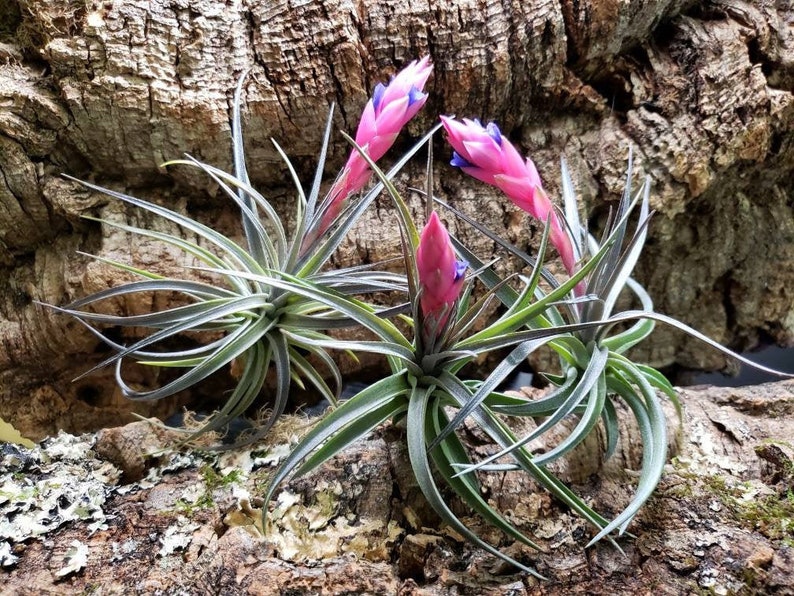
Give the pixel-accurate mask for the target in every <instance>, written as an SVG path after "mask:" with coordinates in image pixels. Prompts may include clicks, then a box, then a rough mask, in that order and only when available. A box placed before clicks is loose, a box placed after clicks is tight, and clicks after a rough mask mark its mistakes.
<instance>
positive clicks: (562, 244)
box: [441, 116, 576, 274]
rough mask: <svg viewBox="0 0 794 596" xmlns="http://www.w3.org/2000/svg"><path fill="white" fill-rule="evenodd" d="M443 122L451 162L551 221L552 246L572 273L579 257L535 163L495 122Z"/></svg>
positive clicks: (532, 212) (539, 217)
mask: <svg viewBox="0 0 794 596" xmlns="http://www.w3.org/2000/svg"><path fill="white" fill-rule="evenodd" d="M441 122H442V123H443V125H444V129H445V130H446V131H447V140H448V141H449V143H450V145H452V148H453V149H454V150H455V152H454V153H453V156H452V161H451V162H450V163H451V164H452V165H453V166H456V167H459V168H460V169H461V170H463V171H464V172H466V173H467V174H469V175H470V176H473V177H474V178H477V179H478V180H482V181H483V182H486V183H487V184H491V185H493V186H496V187H497V188H499V189H500V190H501V191H502V192H504V193H505V194H506V195H507V196H508V197H509V198H510V200H511V201H513V203H515V204H516V205H517V206H518V207H520V208H521V209H523V210H524V211H526V212H527V213H529V214H530V215H532V216H533V217H535V218H537V219H539V220H541V221H543V222H546V221H547V220H549V217H550V218H551V219H550V220H549V224H550V226H551V230H550V232H549V237H550V239H551V243H552V244H553V245H554V246H555V247H556V248H557V251H558V252H559V253H560V257H561V258H562V262H563V265H564V266H565V269H566V270H567V271H568V273H569V274H572V273H573V272H574V270H575V268H576V258H575V256H574V250H573V245H572V243H571V238H570V236H569V235H568V232H567V231H566V229H565V228H564V226H563V225H562V223H561V222H560V218H559V217H558V216H557V214H556V213H555V211H554V206H553V205H552V203H551V200H549V197H548V195H547V194H546V192H545V191H544V190H543V186H542V184H541V181H540V175H539V174H538V170H537V168H535V164H534V163H533V162H532V160H531V159H529V158H526V160H525V159H524V158H522V157H521V155H520V154H519V153H518V151H517V150H516V148H515V147H513V145H512V144H511V143H510V141H508V140H507V139H505V138H503V137H502V133H501V132H500V130H499V127H498V126H497V125H496V124H494V123H493V122H489V123H488V125H487V126H483V125H482V124H481V123H480V122H479V121H478V120H469V119H467V118H464V119H463V122H458V121H457V120H454V119H453V118H450V117H448V116H441Z"/></svg>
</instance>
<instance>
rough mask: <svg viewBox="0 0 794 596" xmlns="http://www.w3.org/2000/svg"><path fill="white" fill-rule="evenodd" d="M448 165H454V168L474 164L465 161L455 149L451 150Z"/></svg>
mask: <svg viewBox="0 0 794 596" xmlns="http://www.w3.org/2000/svg"><path fill="white" fill-rule="evenodd" d="M449 163H450V165H452V166H455V167H456V168H473V167H474V164H472V163H469V162H468V161H466V159H465V158H463V157H461V156H460V154H459V153H458V152H457V151H453V152H452V160H451V161H450V162H449Z"/></svg>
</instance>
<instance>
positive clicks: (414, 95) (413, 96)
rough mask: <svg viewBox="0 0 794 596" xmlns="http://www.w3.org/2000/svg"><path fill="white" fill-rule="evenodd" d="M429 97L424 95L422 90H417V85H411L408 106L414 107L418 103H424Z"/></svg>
mask: <svg viewBox="0 0 794 596" xmlns="http://www.w3.org/2000/svg"><path fill="white" fill-rule="evenodd" d="M425 97H427V95H425V94H424V93H422V91H421V90H420V89H417V88H416V86H415V85H411V88H410V89H409V90H408V105H409V106H412V105H413V104H415V103H416V102H417V101H422V100H423V99H424V98H425Z"/></svg>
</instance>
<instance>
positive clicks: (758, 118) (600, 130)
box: [0, 0, 794, 437]
mask: <svg viewBox="0 0 794 596" xmlns="http://www.w3.org/2000/svg"><path fill="white" fill-rule="evenodd" d="M0 15H2V16H0V173H2V175H3V178H2V184H0V269H2V273H1V274H0V417H2V418H4V419H9V420H12V421H13V422H15V423H16V425H17V426H18V427H19V428H20V430H22V431H23V432H26V433H28V434H29V435H32V436H37V437H40V436H43V435H45V434H48V433H52V432H54V431H56V430H57V429H58V428H67V429H69V430H72V431H83V430H86V429H90V428H97V427H101V426H105V425H107V424H108V423H110V422H111V421H118V420H119V417H124V416H128V415H129V414H128V412H129V410H131V409H132V408H133V406H131V405H130V404H128V403H126V402H125V400H124V399H123V398H122V397H121V396H120V395H119V394H118V392H117V391H115V390H114V388H113V387H114V383H113V379H112V375H110V374H109V373H99V374H93V375H91V376H90V377H88V378H86V379H83V380H81V381H80V382H79V383H74V384H73V383H70V379H72V378H73V377H75V376H76V375H77V374H79V373H81V372H84V371H85V370H86V369H87V368H90V366H91V365H92V364H94V363H96V362H98V361H99V360H100V359H101V358H102V356H103V354H102V353H101V350H100V349H99V347H98V345H97V342H96V340H95V338H93V337H92V336H91V335H90V334H88V332H87V331H86V330H84V329H82V328H81V327H80V326H79V325H77V324H76V323H75V322H74V321H71V320H69V319H68V318H66V317H63V316H58V315H56V314H54V313H53V312H51V311H49V310H47V309H46V308H42V307H41V306H40V305H39V304H38V302H37V301H42V302H46V303H53V304H63V303H66V302H68V301H69V300H71V299H74V298H77V297H81V296H84V295H86V294H87V293H90V292H93V291H96V290H99V289H102V288H106V287H108V286H110V285H113V284H116V283H118V282H119V279H120V278H119V274H118V273H117V272H115V271H112V270H110V269H109V268H108V267H107V266H105V265H102V264H100V263H97V262H94V261H91V260H90V259H87V258H84V257H81V256H79V255H77V254H76V251H85V252H89V253H93V254H98V255H100V256H103V257H108V258H118V259H120V260H125V261H129V260H131V261H132V262H134V263H137V264H143V265H151V264H157V263H159V264H161V266H162V267H163V270H164V271H168V270H169V268H172V267H175V266H181V265H183V264H185V263H186V261H185V257H184V256H183V255H179V254H175V253H173V251H168V250H166V249H164V248H163V247H162V246H160V245H155V244H152V243H147V242H138V241H136V242H135V243H134V244H131V242H130V240H129V238H127V237H126V236H125V235H124V234H121V233H119V232H118V231H115V230H113V229H109V228H107V227H106V226H101V225H99V224H96V223H93V222H90V221H86V220H81V219H80V216H82V215H93V216H100V217H103V218H111V219H113V218H116V219H121V220H129V221H134V222H144V223H146V224H147V225H152V226H163V225H165V224H163V222H158V221H149V219H148V218H147V217H148V216H147V215H146V214H141V213H139V212H135V211H134V210H131V209H128V208H126V207H124V206H122V205H119V204H118V203H115V202H113V201H112V200H109V199H108V198H107V197H104V196H99V195H95V194H91V193H86V192H85V191H84V190H81V189H80V188H78V187H77V186H76V185H74V184H72V183H70V182H68V181H66V180H64V179H62V178H61V177H60V174H61V173H68V174H71V175H74V176H78V177H82V178H89V179H92V180H95V181H96V182H98V183H101V184H103V185H106V186H111V187H113V188H116V189H120V190H125V191H129V192H132V193H133V194H137V195H138V196H141V197H143V198H148V199H152V200H156V201H162V202H163V203H165V204H167V205H169V206H176V207H177V208H179V209H182V210H185V211H187V212H189V213H191V214H192V215H195V216H196V217H199V218H203V219H204V220H205V221H208V222H212V223H213V224H214V225H216V226H217V227H218V228H219V229H221V230H225V231H227V232H228V233H230V234H236V235H239V233H240V231H239V228H238V223H237V220H236V215H235V213H233V210H231V209H229V206H228V204H227V203H224V202H223V200H222V197H220V196H217V194H216V189H214V188H213V187H212V185H211V184H210V183H208V181H207V180H205V179H202V178H200V177H197V176H195V173H194V172H191V171H187V170H179V169H173V171H172V170H169V171H168V172H166V171H165V170H164V169H162V168H160V167H159V165H160V164H161V163H162V162H163V161H165V160H168V159H172V158H177V157H179V156H180V155H181V154H182V153H185V152H187V153H190V154H192V155H194V156H196V157H198V158H200V159H202V160H203V161H205V162H208V163H212V164H214V165H217V166H219V167H222V168H227V169H228V168H229V167H230V157H231V156H230V149H229V124H228V122H229V109H230V102H231V95H232V92H233V88H234V85H235V82H236V80H237V78H238V76H239V75H240V73H241V72H243V71H245V70H249V71H250V74H249V76H248V78H247V81H246V84H245V93H244V99H245V111H244V127H245V135H246V150H247V152H248V163H249V169H250V174H251V177H252V179H253V182H254V183H255V185H256V186H258V187H259V188H260V189H262V190H263V192H264V194H265V195H267V196H269V197H271V198H272V199H273V201H274V202H275V203H276V204H277V205H278V206H279V207H280V208H283V209H288V208H289V205H290V204H291V202H292V200H293V191H292V190H291V188H290V182H289V178H288V176H287V172H286V168H285V166H284V164H283V163H281V161H280V160H279V158H278V155H277V153H276V151H275V149H274V148H273V146H272V145H271V144H270V143H269V141H268V139H270V138H271V137H272V138H275V139H276V140H277V141H278V142H279V143H280V144H281V145H282V146H283V147H284V149H285V151H286V152H287V154H288V155H290V156H291V157H292V158H293V159H294V160H295V163H296V165H297V167H298V170H299V172H300V174H301V175H302V176H303V179H304V180H309V177H310V175H311V171H312V167H313V164H314V160H315V156H316V154H317V151H318V147H319V142H320V131H321V128H322V126H321V122H323V120H324V118H325V117H326V113H327V110H328V106H329V104H330V103H331V102H336V104H337V106H338V108H339V109H338V110H337V112H336V124H337V125H338V128H340V129H343V130H347V131H352V130H354V129H355V126H356V122H357V118H358V115H359V113H360V110H361V108H362V106H363V105H364V103H365V101H366V98H367V95H368V93H369V92H371V90H372V88H373V87H374V85H375V83H376V82H377V81H382V80H385V79H386V78H387V77H388V76H389V75H390V74H391V73H393V72H394V71H395V69H396V68H399V67H400V66H401V65H403V64H405V63H406V62H408V61H409V60H411V59H414V58H416V57H418V56H420V55H423V54H430V55H431V56H432V59H433V61H434V63H435V74H434V76H433V78H432V79H431V81H430V85H429V90H430V94H431V98H430V101H429V102H428V104H427V105H426V107H425V108H424V110H423V113H422V115H421V116H420V117H419V118H418V119H417V120H416V121H415V122H414V123H412V124H411V126H410V127H409V131H408V133H409V134H408V137H411V136H413V137H414V138H415V137H417V136H419V135H420V134H421V133H423V132H424V131H425V130H427V129H428V128H429V127H430V126H431V125H432V124H433V122H434V120H435V118H436V116H437V114H439V113H454V114H458V115H460V116H472V117H480V118H483V119H489V120H490V119H494V120H497V121H498V122H499V123H500V125H501V126H502V129H503V130H504V131H505V133H506V134H509V136H510V138H511V139H513V140H514V141H516V142H517V143H518V144H519V146H520V147H521V148H522V149H523V150H524V151H526V152H527V153H528V154H530V155H531V156H532V157H533V159H535V161H536V163H537V164H538V167H539V169H540V171H541V172H542V173H543V176H544V180H545V183H546V186H547V187H548V189H549V191H550V194H551V195H552V196H555V195H557V194H558V193H557V192H556V191H557V190H558V188H559V178H558V173H557V172H558V165H557V164H558V160H559V156H560V154H561V153H564V154H565V155H566V157H567V159H568V161H569V163H570V165H571V168H572V172H573V177H574V180H575V183H576V185H577V188H578V191H579V193H580V194H581V196H582V197H583V200H584V203H585V205H586V206H587V209H588V214H589V215H590V219H591V220H592V221H594V222H598V221H599V220H600V219H601V218H602V216H603V215H604V214H605V212H606V210H607V208H608V206H609V204H610V202H612V201H614V200H615V199H616V198H617V197H618V196H619V194H620V192H621V190H622V186H623V173H624V170H625V167H626V157H627V153H628V150H629V147H632V148H633V151H634V155H635V164H636V166H637V170H638V171H640V172H644V173H646V174H648V175H649V176H650V177H651V179H652V182H653V199H652V205H653V207H654V208H655V209H656V210H657V211H658V213H659V214H658V216H657V217H656V218H655V220H654V222H653V225H652V228H651V235H650V239H649V246H648V249H647V251H646V253H645V256H644V258H643V261H642V262H641V263H640V266H639V270H638V277H639V279H640V281H642V282H644V283H645V284H646V286H647V287H648V289H649V291H650V293H651V295H652V296H653V297H654V299H655V301H656V304H657V307H658V310H660V311H661V312H665V313H667V314H670V315H673V316H676V317H679V318H680V319H682V320H684V321H685V322H689V323H692V324H693V325H695V326H696V327H697V328H699V329H700V330H702V331H704V332H705V333H707V334H708V335H710V336H711V337H713V338H715V339H717V340H719V341H722V342H724V343H727V344H730V345H732V346H734V347H739V348H742V347H747V346H750V345H753V344H754V343H756V342H757V341H758V340H759V338H765V339H769V338H771V339H774V340H775V341H777V342H781V343H785V342H791V341H792V339H794V319H792V303H794V283H792V282H793V281H794V280H792V273H793V272H794V218H792V200H793V199H792V192H793V191H792V188H791V180H792V171H793V170H794V143H792V138H794V136H792V128H794V102H792V89H794V31H793V30H792V28H791V26H790V23H791V22H792V19H794V11H793V10H792V8H791V6H790V5H789V4H788V3H774V2H771V1H769V2H766V1H765V2H755V3H749V2H742V1H740V0H719V1H714V2H705V3H695V2H687V1H683V0H664V1H660V2H645V1H642V0H632V1H630V2H625V1H622V2H618V1H617V0H614V1H613V0H610V1H603V0H600V1H598V2H596V1H594V0H593V1H584V2H571V1H568V0H566V1H564V2H560V3H557V2H547V1H544V0H531V1H526V2H507V3H494V2H485V1H483V0H479V1H476V2H464V1H463V0H454V1H453V2H447V3H438V2H431V3H430V4H427V3H424V4H422V3H419V4H417V3H415V2H405V1H401V2H386V3H384V2H374V1H371V0H359V1H356V2H350V1H347V0H317V1H312V2H291V1H287V2H273V1H271V0H267V1H264V0H246V1H242V0H232V1H229V2H220V1H219V0H198V1H195V2H181V1H169V2H166V1H163V2H148V1H145V0H118V1H115V2H104V3H100V2H93V3H86V2H78V1H77V0H48V1H46V2H45V1H43V0H0ZM335 138H336V141H335V142H334V145H333V148H332V151H331V156H330V160H329V166H328V174H329V177H333V175H334V174H335V172H336V171H337V168H339V167H340V166H341V164H342V163H343V161H344V158H345V154H346V152H347V147H346V146H345V144H344V143H342V142H341V140H339V138H338V137H335ZM436 140H437V148H436V155H437V156H439V159H438V162H439V164H438V167H437V171H438V178H439V180H438V191H439V195H440V196H441V197H442V198H444V199H446V200H448V201H449V202H451V203H453V204H454V205H455V206H457V207H458V208H460V209H462V210H464V211H466V212H467V213H469V214H471V215H472V216H474V217H476V218H478V219H480V220H481V221H483V222H484V223H485V224H487V225H489V226H490V227H492V228H493V229H495V230H497V231H499V232H501V233H504V234H505V235H506V237H507V238H508V239H510V240H512V241H514V242H516V243H517V244H519V245H522V246H524V245H527V244H529V243H532V242H534V241H536V240H537V237H538V235H539V227H538V225H537V223H536V222H530V221H528V219H527V218H526V217H525V216H523V215H521V214H520V213H518V212H517V211H516V209H514V208H513V207H512V206H511V205H509V204H508V202H507V201H505V200H504V198H503V197H500V196H498V193H496V192H495V191H494V190H492V189H490V188H486V187H484V186H483V185H481V184H478V183H475V182H473V181H472V180H468V179H464V178H463V177H462V176H461V175H460V174H459V173H458V172H456V171H452V170H451V169H450V168H447V167H445V166H444V162H445V161H446V160H447V156H448V155H449V149H448V148H446V147H444V145H443V143H442V141H441V138H440V136H439V138H438V139H436ZM401 142H402V143H403V145H402V147H403V148H404V147H406V146H407V145H408V143H409V142H410V139H409V138H405V139H404V140H403V141H401ZM394 154H395V155H396V154H397V153H396V152H395V153H394ZM422 172H423V166H422V164H419V163H417V164H414V165H411V166H409V167H408V168H407V169H406V171H405V173H404V175H402V176H401V177H400V180H399V182H400V185H401V186H402V187H403V188H407V187H408V186H421V185H422V182H421V178H422ZM409 194H410V193H409ZM411 200H412V201H414V202H416V201H418V199H417V198H416V197H413V196H412V197H411ZM417 206H418V204H417ZM392 218H393V215H392V214H391V209H390V206H389V203H388V201H386V200H384V201H382V202H380V203H378V204H377V205H376V207H375V208H373V209H372V210H371V211H370V212H369V213H368V214H367V215H366V216H365V218H364V221H362V222H361V225H360V226H359V227H358V228H357V229H356V231H355V233H354V234H353V235H352V236H351V237H350V238H349V240H348V241H347V242H346V243H345V245H344V246H343V248H342V249H341V250H340V253H339V255H338V258H337V261H336V262H338V263H339V264H350V263H358V262H361V261H362V260H363V261H375V260H378V259H381V258H385V257H389V256H393V255H394V254H395V252H396V248H397V236H396V227H395V226H394V225H392V222H393V219H392ZM446 219H447V220H448V223H449V224H450V226H451V227H452V228H453V229H455V230H456V232H457V233H458V234H459V236H460V237H461V238H462V239H463V240H465V241H466V242H468V243H469V245H470V246H471V247H472V248H473V249H474V250H475V251H477V252H479V253H480V254H482V255H484V256H485V255H490V254H491V251H492V248H493V247H492V245H491V243H490V242H488V241H485V240H484V239H483V238H478V237H477V236H476V234H474V233H473V232H472V231H471V230H470V229H468V228H466V227H465V226H462V225H458V224H456V222H455V221H454V220H453V218H451V217H448V218H446ZM384 224H385V225H384ZM384 235H385V236H384ZM188 264H189V263H188ZM151 306H152V305H148V304H130V303H124V304H118V305H114V306H113V308H116V309H117V310H118V311H119V312H121V311H127V312H129V311H137V310H139V309H146V308H150V307H151ZM644 355H645V356H646V357H647V358H648V359H649V360H650V361H651V362H652V363H654V364H656V365H671V364H676V363H677V364H680V365H684V366H688V367H696V368H715V367H716V368H718V367H721V366H723V365H724V361H723V359H722V358H721V357H720V356H717V355H715V354H713V353H711V352H708V351H702V350H701V349H700V348H699V347H696V346H694V345H693V344H692V342H688V341H684V340H683V339H682V338H681V337H679V336H678V335H676V334H675V333H673V332H672V331H670V330H665V329H659V330H658V331H657V333H656V334H655V336H654V338H653V340H652V342H651V343H649V344H648V346H647V347H646V348H645V352H644ZM153 374H154V373H153ZM227 380H228V379H227ZM139 381H140V382H141V383H143V384H147V383H155V382H157V379H156V378H142V379H139ZM219 387H221V389H222V388H223V380H221V381H220V382H219ZM194 397H195V396H191V395H181V396H178V397H177V398H175V399H173V400H170V401H169V402H168V403H159V404H155V405H148V406H141V405H136V406H135V408H137V411H138V412H139V413H141V414H144V415H159V416H163V415H166V414H167V413H168V412H170V411H173V409H174V408H175V407H176V406H177V405H179V404H181V403H185V402H186V401H188V400H190V399H192V398H194Z"/></svg>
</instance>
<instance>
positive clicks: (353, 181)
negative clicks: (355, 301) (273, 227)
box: [317, 56, 433, 235]
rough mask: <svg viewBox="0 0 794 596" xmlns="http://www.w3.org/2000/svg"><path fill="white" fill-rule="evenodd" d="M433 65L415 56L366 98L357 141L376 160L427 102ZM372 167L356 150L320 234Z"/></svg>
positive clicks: (336, 185) (333, 189)
mask: <svg viewBox="0 0 794 596" xmlns="http://www.w3.org/2000/svg"><path fill="white" fill-rule="evenodd" d="M432 71H433V65H432V64H431V63H430V57H429V56H425V57H424V58H422V59H421V60H414V61H413V62H411V63H410V64H409V65H408V66H406V67H405V68H404V69H403V70H401V71H400V72H399V73H397V75H396V76H395V77H394V78H392V80H391V82H390V83H389V84H388V85H384V84H383V83H378V85H377V86H376V87H375V90H374V92H373V94H372V98H371V99H370V100H369V102H367V105H366V106H365V108H364V112H363V113H362V115H361V120H360V121H359V124H358V130H357V131H356V143H357V144H358V145H359V146H361V147H362V148H364V149H365V150H366V151H367V154H368V155H369V156H370V158H371V159H372V160H373V161H377V160H378V159H380V158H381V157H383V154H384V153H386V151H388V150H389V148H390V147H391V146H392V144H393V143H394V141H395V139H396V138H397V135H398V134H399V132H400V130H401V129H402V127H403V126H405V125H406V124H407V123H408V121H409V120H411V118H413V117H414V116H415V115H416V114H417V112H419V110H420V109H421V108H422V106H423V105H425V102H426V101H427V94H426V93H424V87H425V83H427V79H428V77H430V73H431V72H432ZM371 174H372V171H371V170H370V168H369V165H368V164H367V162H366V161H365V160H364V158H363V157H362V156H361V154H360V153H359V152H358V151H357V150H355V149H354V150H353V151H351V152H350V157H349V158H348V160H347V163H346V164H345V167H344V168H343V169H342V173H341V175H340V176H339V178H338V179H337V181H336V182H335V183H334V185H333V187H331V190H330V191H329V192H328V206H327V208H326V210H325V212H324V213H323V216H322V220H321V222H320V226H319V229H318V232H317V234H318V235H320V234H322V233H323V232H324V231H325V230H327V229H328V228H329V227H330V225H331V224H332V223H333V221H334V220H335V219H336V217H337V215H339V212H340V211H341V210H342V204H343V203H344V201H345V199H346V198H347V197H349V196H350V195H352V194H354V193H356V192H358V191H359V190H361V189H362V188H363V187H364V186H365V185H366V184H367V182H368V181H369V178H370V176H371Z"/></svg>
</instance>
